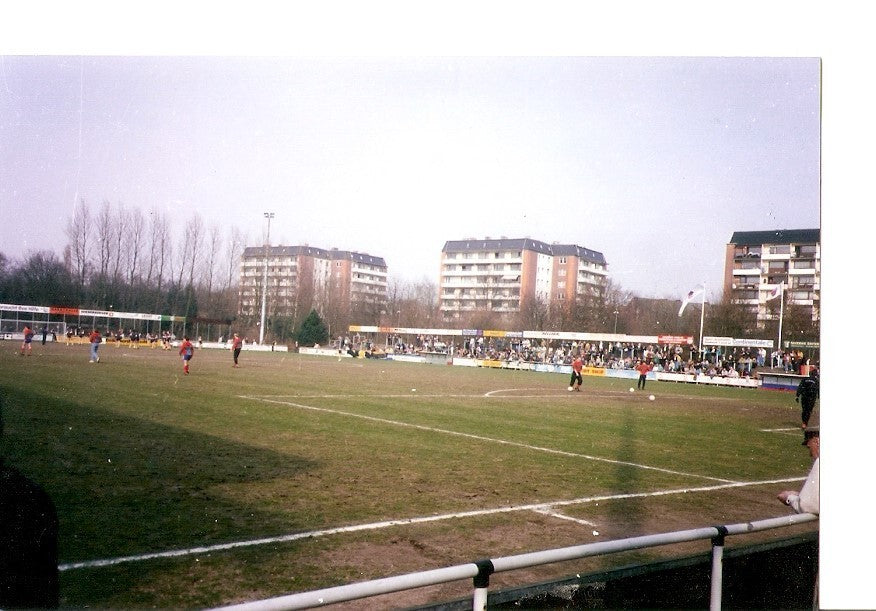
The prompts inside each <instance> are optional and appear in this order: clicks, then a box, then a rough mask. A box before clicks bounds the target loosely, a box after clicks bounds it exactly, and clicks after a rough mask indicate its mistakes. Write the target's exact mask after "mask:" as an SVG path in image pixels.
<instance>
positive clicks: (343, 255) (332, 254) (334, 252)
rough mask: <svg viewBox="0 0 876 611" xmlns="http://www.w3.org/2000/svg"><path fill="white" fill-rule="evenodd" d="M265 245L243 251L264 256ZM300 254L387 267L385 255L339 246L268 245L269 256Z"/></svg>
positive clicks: (247, 255) (250, 255)
mask: <svg viewBox="0 0 876 611" xmlns="http://www.w3.org/2000/svg"><path fill="white" fill-rule="evenodd" d="M264 252H265V247H264V246H247V247H246V248H245V249H244V251H243V256H244V257H262V256H264ZM300 255H306V256H309V257H316V258H318V259H328V260H331V261H336V260H348V261H357V262H359V263H364V264H366V265H374V266H377V267H386V261H384V259H383V257H374V256H372V255H369V254H365V253H360V252H354V251H350V250H338V249H337V248H332V249H331V250H326V249H325V248H316V247H315V246H307V245H300V246H269V247H268V256H271V257H297V256H300Z"/></svg>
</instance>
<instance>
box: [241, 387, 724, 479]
mask: <svg viewBox="0 0 876 611" xmlns="http://www.w3.org/2000/svg"><path fill="white" fill-rule="evenodd" d="M239 398H241V399H251V400H256V401H264V402H265V403H277V404H279V405H288V406H291V407H297V408H300V409H309V410H312V411H316V412H325V413H328V414H338V415H341V416H350V417H352V418H361V419H362V420H370V421H372V422H380V423H383V424H392V425H394V426H404V427H409V428H413V429H418V430H421V431H429V432H430V433H442V434H444V435H455V436H457V437H466V438H468V439H476V440H478V441H489V442H490V443H499V444H502V445H508V446H514V447H517V448H525V449H527V450H535V451H537V452H547V453H548V454H559V455H560V456H570V457H572V458H585V459H587V460H594V461H598V462H606V463H610V464H613V465H625V466H627V467H636V468H637V469H646V470H649V471H659V472H660V473H669V474H670V475H682V476H684V477H697V478H700V479H707V480H711V481H713V482H724V483H732V482H733V480H729V479H723V478H720V477H710V476H708V475H699V474H697V473H685V472H684V471H675V470H673V469H664V468H662V467H652V466H651V465H643V464H640V463H634V462H627V461H625V460H613V459H611V458H602V457H600V456H590V455H589V454H579V453H577V452H567V451H565V450H557V449H555V448H544V447H541V446H532V445H528V444H525V443H519V442H516V441H507V440H505V439H495V438H493V437H484V436H482V435H474V434H472V433H461V432H459V431H450V430H447V429H438V428H434V427H431V426H423V425H421V424H411V423H409V422H400V421H398V420H388V419H386V418H377V417H375V416H366V415H364V414H354V413H352V412H345V411H341V410H337V409H329V408H327V407H314V406H312V405H304V404H302V403H292V402H291V401H278V400H276V399H265V398H259V397H248V396H246V395H241V396H240V397H239Z"/></svg>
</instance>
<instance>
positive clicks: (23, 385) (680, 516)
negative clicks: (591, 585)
mask: <svg viewBox="0 0 876 611" xmlns="http://www.w3.org/2000/svg"><path fill="white" fill-rule="evenodd" d="M17 348H18V344H17V343H16V342H11V341H5V342H0V390H2V392H3V395H4V397H5V406H4V414H3V415H4V420H5V435H4V439H3V452H4V456H5V460H6V462H7V463H8V464H11V465H13V466H15V467H17V468H18V469H20V470H21V471H23V472H24V473H25V474H26V475H27V476H28V477H30V478H31V479H32V480H34V481H36V482H38V483H39V484H40V485H42V487H43V488H45V490H46V491H47V492H48V493H49V494H50V496H51V497H52V499H53V501H54V503H55V505H56V508H57V511H58V516H59V520H60V539H59V563H60V569H61V572H60V576H61V605H62V606H65V607H85V606H90V607H103V608H107V607H114V608H118V607H161V608H169V607H173V608H179V607H208V606H218V605H223V604H230V603H235V602H242V601H250V600H257V599H261V598H268V597H272V596H279V595H282V594H287V593H291V592H300V591H306V590H312V589H317V588H323V587H329V586H335V585H340V584H344V583H352V582H356V581H363V580H367V579H376V578H380V577H387V576H391V575H398V574H403V573H409V572H413V571H420V570H427V569H434V568H441V567H444V566H450V565H456V564H462V563H467V562H472V561H475V560H478V559H480V558H489V557H493V558H495V557H498V556H505V555H511V554H517V553H523V552H530V551H537V550H541V549H548V548H553V547H565V546H570V545H578V544H583V543H592V542H597V541H608V540H611V539H620V538H626V537H633V536H637V535H645V534H654V533H660V532H670V531H674V530H681V529H687V528H699V527H703V526H712V525H719V524H732V523H738V522H747V521H750V520H759V519H765V518H771V517H778V516H783V515H788V513H789V510H788V508H786V507H784V506H782V505H781V504H780V503H779V502H778V501H777V500H776V493H777V492H778V491H779V490H783V489H789V488H795V489H796V488H799V486H800V485H801V483H802V480H803V479H804V478H805V476H806V474H807V472H808V470H809V467H810V464H811V461H810V458H809V456H808V452H807V450H806V448H804V447H802V446H801V445H800V442H801V439H802V436H801V434H800V430H799V422H800V420H799V419H800V410H799V407H798V406H797V404H796V403H794V398H793V395H792V394H790V393H782V392H776V391H764V390H752V389H740V388H715V387H705V386H697V385H687V384H673V383H665V382H664V383H661V382H652V381H649V382H648V384H647V388H646V390H645V391H644V392H642V391H637V392H632V393H631V392H630V390H629V388H630V386H635V380H632V381H629V380H628V381H624V380H618V379H603V378H597V377H587V376H585V378H584V386H583V388H582V392H568V391H567V383H568V377H567V376H565V375H559V374H546V373H536V372H528V371H512V370H498V369H489V368H482V369H481V368H468V367H450V366H445V365H424V364H413V363H400V362H392V361H386V360H363V359H350V358H344V359H341V360H339V359H338V358H331V357H314V356H302V355H298V354H292V353H280V352H276V353H255V352H247V351H244V352H243V354H242V355H241V366H240V368H232V367H231V364H232V360H231V355H230V353H229V351H222V350H209V349H203V350H198V351H196V354H195V357H194V359H193V360H192V364H191V372H192V373H191V374H190V375H188V376H185V375H183V370H182V364H181V361H180V359H179V357H178V356H177V354H176V351H175V350H174V351H163V350H161V349H149V348H141V349H131V348H128V347H125V348H115V347H114V346H113V345H102V346H101V348H100V355H101V360H100V362H99V363H95V364H91V363H89V362H88V347H87V346H65V345H64V344H63V343H60V344H55V345H53V344H51V343H49V344H47V345H45V346H42V345H39V344H38V343H37V344H35V346H34V348H33V352H34V353H33V355H32V356H29V357H21V356H18V354H17V352H18V351H17ZM650 394H653V395H654V396H655V400H653V401H651V400H649V399H648V395H650ZM818 416H819V412H818V409H816V412H815V414H814V417H813V421H812V424H817V421H818ZM817 527H818V525H817V523H812V524H804V525H799V526H795V527H792V528H790V529H784V530H780V531H771V532H766V533H759V534H757V535H752V536H750V537H744V538H738V539H736V538H729V539H728V541H727V544H728V546H729V547H734V546H735V545H747V544H751V543H753V542H756V541H763V540H767V539H774V538H783V537H787V536H790V535H791V534H795V533H797V532H804V531H809V530H813V529H816V528H817ZM708 549H709V546H708V543H707V542H699V543H691V544H684V545H680V546H672V547H671V548H666V549H663V548H656V549H651V550H642V551H637V552H627V553H623V554H618V555H615V556H608V557H599V558H590V559H586V560H581V561H576V562H567V563H563V564H561V565H555V566H549V567H541V568H539V569H532V570H527V571H518V572H513V573H508V574H500V575H495V576H493V578H492V579H491V588H494V589H498V588H502V587H509V586H512V585H515V586H516V585H523V584H527V583H535V582H540V581H545V580H547V579H551V578H554V577H562V576H567V575H570V574H575V573H584V572H589V571H593V570H599V569H602V568H608V567H614V566H622V565H626V564H630V563H634V562H641V561H647V560H651V559H657V558H667V557H676V556H680V555H687V554H692V553H701V552H707V551H708ZM470 591H471V583H459V584H448V585H446V586H440V587H435V588H429V589H421V590H417V591H413V592H410V593H404V594H399V595H393V596H394V597H393V596H390V597H385V598H382V599H380V600H376V601H375V600H371V601H367V602H362V603H360V606H359V608H375V606H377V607H400V606H405V605H414V604H422V603H426V602H430V601H441V600H450V599H455V598H458V597H460V596H467V595H469V593H470ZM355 606H356V605H355V603H354V604H351V605H349V607H350V608H352V607H355Z"/></svg>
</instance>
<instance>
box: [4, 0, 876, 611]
mask: <svg viewBox="0 0 876 611" xmlns="http://www.w3.org/2000/svg"><path fill="white" fill-rule="evenodd" d="M7 4H8V6H4V9H3V19H2V20H0V56H5V57H2V58H0V251H2V252H4V253H6V254H7V255H11V256H13V257H21V256H24V255H25V254H26V253H27V252H28V251H31V250H34V249H44V248H49V249H53V250H55V251H56V252H60V251H61V248H62V246H63V243H64V241H65V238H64V234H63V225H64V223H65V222H66V220H67V218H68V217H69V216H70V213H71V210H72V208H73V205H74V203H75V202H76V201H77V200H78V199H80V198H85V199H86V200H88V201H89V202H91V203H94V204H99V203H100V202H102V201H104V200H108V201H110V202H113V203H122V204H124V205H126V206H137V207H141V208H143V209H144V211H145V210H147V209H149V208H150V207H152V206H155V207H157V208H159V209H162V210H167V211H169V212H171V213H172V214H174V215H175V216H174V218H175V221H176V223H177V224H180V223H184V222H185V220H186V219H187V218H188V215H189V213H190V212H192V211H195V210H198V211H200V213H201V214H202V215H203V216H204V219H205V221H207V222H221V223H223V225H227V226H229V227H230V226H232V225H235V226H238V227H240V228H241V229H243V230H244V231H246V232H247V233H248V234H249V235H250V237H251V238H252V239H253V240H255V241H256V242H260V240H261V236H262V234H263V232H264V218H263V217H262V214H263V213H264V212H265V211H272V212H274V213H275V214H276V218H275V219H274V225H273V226H272V229H271V241H272V242H273V243H275V244H276V243H279V242H284V243H288V244H294V243H300V242H304V241H307V242H309V243H310V244H312V245H314V246H320V247H326V248H330V247H332V246H336V247H338V248H343V249H351V250H359V251H365V252H368V253H369V254H373V255H378V256H382V257H384V258H385V259H386V261H387V263H388V265H389V267H390V270H391V273H393V274H400V275H402V276H403V277H405V278H411V279H419V278H421V277H427V278H430V279H432V280H433V281H436V282H437V274H438V262H439V257H440V250H441V247H442V245H443V244H444V242H445V241H446V240H452V239H459V238H463V237H469V236H478V237H484V236H487V235H489V236H493V237H497V236H502V235H506V236H508V237H522V236H527V235H528V236H531V237H532V238H536V239H539V240H543V241H546V242H555V241H556V242H573V243H576V244H579V245H581V246H585V247H587V248H591V249H595V250H599V251H601V252H602V253H604V255H605V257H606V259H607V261H608V263H609V270H610V272H611V275H612V278H614V279H615V280H616V281H617V282H618V283H620V284H621V285H622V286H623V287H624V288H627V289H629V290H632V291H635V292H637V293H639V294H641V295H643V296H669V297H673V298H680V297H681V296H682V295H684V294H685V293H687V291H689V290H690V289H692V288H694V287H695V286H696V285H698V284H699V283H701V282H706V283H707V286H708V287H710V288H709V293H710V298H715V297H717V295H716V294H715V292H714V289H713V288H711V287H718V286H719V285H720V283H721V274H722V271H723V249H724V245H725V244H726V243H727V241H728V240H729V239H730V237H731V235H732V234H733V232H734V231H739V230H758V229H780V228H800V229H805V228H814V227H819V226H821V227H822V253H823V259H822V272H823V276H822V283H821V286H822V302H821V305H822V315H823V319H822V326H823V328H825V329H827V331H828V332H826V333H823V334H822V352H821V355H822V363H823V364H825V368H824V371H825V373H826V375H823V377H822V394H821V397H822V402H823V404H824V405H826V406H828V409H825V410H824V413H823V414H822V419H821V423H822V426H823V427H824V428H825V432H826V435H825V440H824V443H823V446H822V447H823V453H824V455H825V456H826V457H829V460H828V459H826V461H825V467H826V475H825V477H824V478H823V481H822V488H823V491H824V494H823V495H822V499H823V505H822V508H823V510H824V511H823V513H822V516H821V520H820V529H821V534H822V537H821V541H820V546H821V547H820V549H821V554H822V555H823V557H826V558H829V559H830V561H829V562H824V563H822V567H821V570H820V574H819V582H820V585H821V587H822V591H821V599H820V602H821V603H822V604H824V605H825V607H826V608H873V607H874V605H876V599H874V591H873V588H868V587H867V584H868V579H869V578H870V577H869V573H868V570H869V567H868V565H867V563H866V562H860V560H859V559H860V554H857V553H856V552H855V550H856V549H864V548H866V546H867V544H868V543H869V539H871V538H872V537H869V538H868V536H867V533H866V532H862V531H861V529H860V527H859V526H858V525H860V524H866V523H867V521H868V520H869V519H870V515H869V513H870V512H871V508H872V506H873V490H872V486H869V485H861V480H860V477H859V476H856V475H855V474H858V473H860V467H861V465H862V464H865V463H866V461H867V460H868V458H867V457H866V456H865V455H863V453H864V452H867V451H868V448H869V445H870V440H869V437H868V436H871V435H872V434H871V431H872V430H873V428H874V425H876V422H874V418H876V415H874V411H873V410H867V409H863V408H862V407H861V406H865V405H867V404H868V401H869V402H872V398H870V397H864V396H863V394H864V393H865V392H866V385H865V384H858V383H856V376H860V375H861V372H860V371H857V372H856V371H855V370H854V369H844V366H845V364H847V363H853V360H852V361H849V352H848V349H849V347H850V346H853V345H854V346H861V347H864V348H865V349H866V348H867V347H871V346H873V345H876V338H874V337H873V335H874V333H873V330H872V325H866V324H863V325H862V324H860V322H861V318H860V316H865V315H866V309H865V306H866V305H867V304H869V303H870V302H871V300H870V297H871V296H872V294H873V288H872V287H873V286H874V285H873V282H872V280H871V279H869V277H867V276H866V275H865V273H864V272H865V270H866V269H867V264H868V263H869V261H870V260H871V259H872V254H871V253H870V249H869V246H870V245H871V244H872V241H873V221H872V206H873V202H874V194H873V187H874V183H873V180H872V176H873V153H872V142H873V141H874V140H876V130H874V124H876V113H874V111H873V109H874V108H876V100H874V97H876V96H874V88H873V83H874V80H873V78H872V73H873V67H872V58H873V57H874V55H876V54H874V49H873V39H874V37H873V34H872V19H870V17H869V12H867V4H866V3H857V4H854V3H833V4H830V3H824V2H816V1H814V0H794V1H790V0H776V1H774V2H767V3H765V2H762V1H754V0H737V1H735V2H732V3H723V2H701V1H699V0H678V1H674V2H671V3H666V2H647V1H630V0H619V1H617V2H605V3H597V2H592V3H586V2H561V1H552V0H545V1H544V2H539V3H537V4H536V3H531V2H529V3H521V2H515V1H513V0H508V1H503V2H493V1H483V2H470V1H465V2H460V1H457V0H446V1H444V2H441V3H429V2H410V1H408V0H405V1H400V2H387V1H373V2H357V3H344V2H336V1H328V2H323V3H318V4H317V3H271V2H263V1H260V0H251V1H250V2H248V3H246V5H245V6H246V9H245V10H244V9H242V8H241V6H243V5H241V3H223V2H211V3H209V4H208V3H202V2H192V3H180V2H171V1H169V0H153V1H152V2H150V3H148V5H147V4H142V3H118V2H110V1H105V0H102V1H91V2H86V3H73V2H58V3H51V2H49V3H24V2H18V3H7ZM278 7H282V10H281V9H280V8H278ZM304 7H306V8H304ZM536 7H537V8H536ZM207 8H209V10H207ZM157 54H160V55H161V56H162V57H161V58H158V59H156V58H154V57H153V56H155V55H157ZM195 55H200V56H212V57H201V58H199V59H185V60H184V59H179V58H178V57H183V56H195ZM107 56H113V57H114V58H112V59H109V58H107ZM216 56H224V57H226V59H216V58H215V57H216ZM242 56H249V57H255V56H261V57H275V58H278V59H274V60H264V59H261V60H258V59H233V58H234V57H242ZM365 57H369V58H372V59H363V58H365ZM498 57H505V58H507V59H495V58H498ZM609 57H626V58H629V59H588V58H609ZM654 57H667V58H673V59H662V60H661V59H654ZM313 58H322V59H313ZM376 58H381V59H376ZM427 58H432V59H427ZM434 58H446V59H434ZM538 58H541V59H538ZM572 58H574V59H572ZM685 58H688V59H685ZM694 58H697V59H694ZM704 58H718V59H704ZM720 58H724V59H720ZM732 58H735V59H732ZM765 58H775V59H765ZM783 58H784V59H783ZM806 58H820V60H821V64H819V61H818V60H817V59H806ZM819 71H821V75H820V77H819ZM819 100H822V101H823V105H824V108H823V111H824V112H823V113H822V114H821V120H822V125H821V131H819V130H820V127H819V112H820V109H819ZM819 162H821V163H822V165H821V175H820V176H819ZM819 180H820V182H819ZM819 189H820V190H821V197H823V201H822V200H820V198H819ZM819 211H821V215H820V214H819ZM821 219H824V223H823V225H822V224H821ZM862 305H863V306H864V308H863V309H862ZM853 313H860V316H855V315H852V314H853ZM859 395H860V396H859ZM849 480H853V481H849ZM766 494H769V491H767V492H766ZM840 507H841V510H839V509H838V508H840ZM856 516H857V517H856ZM751 517H752V518H757V517H759V516H751ZM862 536H863V537H865V539H867V542H866V543H865V542H864V541H862ZM849 542H855V544H856V545H857V546H858V547H857V548H853V547H851V546H850V543H849Z"/></svg>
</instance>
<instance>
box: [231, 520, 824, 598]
mask: <svg viewBox="0 0 876 611" xmlns="http://www.w3.org/2000/svg"><path fill="white" fill-rule="evenodd" d="M815 520H818V516H817V515H814V514H811V513H803V514H799V515H797V514H795V515H791V516H786V517H781V518H770V519H766V520H759V521H755V522H745V523H741V524H731V525H727V526H709V527H705V528H695V529H692V530H679V531H675V532H669V533H662V534H656V535H644V536H640V537H630V538H628V539H615V540H614V541H603V542H599V543H588V544H584V545H575V546H572V547H563V548H557V549H550V550H543V551H539V552H530V553H526V554H518V555H516V556H505V557H501V558H494V559H489V560H479V561H477V562H471V563H468V564H460V565H456V566H450V567H445V568H441V569H433V570H429V571H420V572H417V573H408V574H406V575H397V576H395V577H386V578H383V579H375V580H372V581H364V582H360V583H353V584H349V585H343V586H336V587H332V588H325V589H322V590H313V591H310V592H300V593H297V594H289V595H286V596H278V597H276V598H268V599H265V600H260V601H254V602H249V603H242V604H238V605H230V606H227V607H222V608H223V609H235V610H246V611H268V610H270V611H274V610H280V609H311V608H315V607H321V606H325V605H330V604H337V603H342V602H348V601H351V600H358V599H362V598H368V597H370V596H377V595H380V594H391V593H393V592H400V591H402V590H411V589H414V588H420V587H424V586H433V585H439V584H443V583H449V582H452V581H459V580H461V579H472V580H473V585H474V593H473V595H472V609H474V611H482V610H483V609H486V605H487V595H488V589H489V585H490V575H492V574H493V573H500V572H505V571H514V570H518V569H524V568H530V567H535V566H541V565H546V564H553V563H556V562H565V561H568V560H577V559H579V558H587V557H592V556H602V555H606V554H613V553H617V552H625V551H630V550H636V549H643V548H648V547H658V546H661V545H671V544H675V543H685V542H689V541H698V540H703V539H710V540H711V542H712V573H711V590H710V600H709V608H710V609H712V610H717V609H720V608H721V593H722V587H723V583H722V578H723V557H724V539H725V538H726V537H727V536H730V535H744V534H750V533H754V532H759V531H764V530H771V529H774V528H784V527H788V526H793V525H795V524H802V523H805V522H812V521H815Z"/></svg>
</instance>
